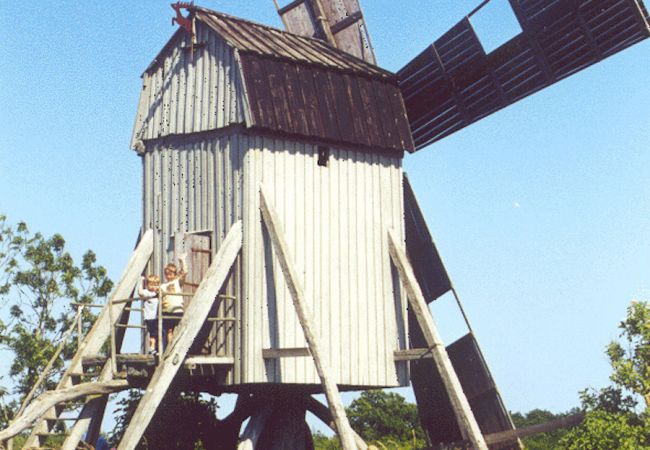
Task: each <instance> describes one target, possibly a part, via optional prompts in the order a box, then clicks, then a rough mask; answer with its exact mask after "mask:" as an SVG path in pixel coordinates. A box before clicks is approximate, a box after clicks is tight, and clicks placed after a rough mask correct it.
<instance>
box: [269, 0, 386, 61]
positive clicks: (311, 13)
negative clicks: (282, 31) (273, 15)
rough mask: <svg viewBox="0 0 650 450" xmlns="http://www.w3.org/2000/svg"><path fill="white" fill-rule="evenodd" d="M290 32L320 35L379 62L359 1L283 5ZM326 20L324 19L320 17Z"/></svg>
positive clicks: (300, 0) (314, 0)
mask: <svg viewBox="0 0 650 450" xmlns="http://www.w3.org/2000/svg"><path fill="white" fill-rule="evenodd" d="M276 7H277V9H278V14H279V15H280V17H281V18H282V22H283V23H284V26H285V28H286V29H287V31H289V32H291V33H294V34H298V35H300V36H307V37H317V38H321V39H323V40H326V41H330V37H331V38H333V42H330V43H332V44H333V45H335V46H336V47H337V48H339V49H340V50H343V51H344V52H347V53H350V54H351V55H354V56H356V57H357V58H360V59H363V60H364V61H366V62H369V63H371V64H377V61H376V59H375V54H374V52H373V51H372V45H371V44H370V35H369V34H368V29H367V28H366V22H365V20H364V18H363V13H362V12H361V7H360V6H359V0H296V1H292V2H290V3H289V4H287V5H285V6H283V7H280V6H279V4H278V3H277V1H276ZM320 17H322V18H324V19H325V21H324V23H323V21H320V20H319V18H320Z"/></svg>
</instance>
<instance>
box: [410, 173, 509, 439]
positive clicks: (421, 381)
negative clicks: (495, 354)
mask: <svg viewBox="0 0 650 450" xmlns="http://www.w3.org/2000/svg"><path fill="white" fill-rule="evenodd" d="M404 216H405V225H406V250H407V253H408V257H409V260H410V261H411V263H412V264H413V268H414V271H415V277H416V278H417V281H418V284H419V285H420V288H421V289H422V293H423V294H424V296H425V298H426V300H427V301H428V302H433V301H434V300H436V299H438V298H439V297H440V296H442V295H444V294H445V293H447V292H449V291H450V290H452V289H453V286H452V283H451V281H450V279H449V275H448V274H447V269H445V266H444V264H443V262H442V259H441V258H440V254H439V253H438V249H437V248H436V245H435V243H434V242H433V239H432V238H431V234H430V233H429V229H428V227H427V224H426V222H425V220H424V216H423V215H422V211H421V210H420V207H419V206H418V203H417V200H416V198H415V194H414V193H413V189H412V188H411V185H410V183H409V181H408V178H407V177H406V176H405V177H404ZM409 344H410V347H411V348H426V347H427V345H426V340H425V338H424V335H423V333H422V329H421V328H420V326H419V324H418V321H417V319H416V318H415V315H414V314H413V313H412V312H411V311H409ZM447 353H448V354H449V358H450V360H451V363H452V365H453V367H454V371H455V372H456V374H457V375H458V379H459V381H460V384H461V386H462V387H463V391H464V392H465V395H466V396H467V400H468V401H469V404H470V407H471V408H472V413H473V414H474V417H475V418H476V421H477V422H478V424H479V427H480V429H481V432H482V433H483V434H484V435H486V434H490V433H497V432H500V431H508V430H513V429H514V425H513V423H512V420H511V419H510V416H509V415H508V411H507V409H506V407H505V405H504V403H503V401H502V399H501V395H500V394H499V391H498V389H497V385H496V382H495V381H494V379H493V377H492V374H491V372H490V369H489V368H488V365H487V363H486V362H485V359H484V358H483V354H482V352H481V349H480V347H479V345H478V342H477V340H476V337H475V336H474V334H473V333H472V332H471V330H470V332H469V333H468V334H466V335H464V336H463V337H461V338H460V339H458V340H457V341H455V342H453V343H452V344H450V345H448V346H447ZM410 374H411V384H412V385H413V392H414V394H415V398H416V401H417V404H418V414H419V416H420V422H421V423H422V426H423V428H424V429H425V430H426V433H427V435H428V436H429V440H430V441H431V443H433V444H439V443H453V442H457V441H461V440H462V438H463V437H462V433H461V431H460V428H459V426H458V423H457V422H456V419H455V416H454V410H453V407H452V404H451V400H450V399H449V395H448V394H447V391H446V390H445V385H444V383H443V380H442V376H441V374H440V372H439V371H438V368H437V367H436V364H435V363H434V361H433V359H425V358H422V359H416V360H413V361H411V363H410ZM499 448H500V449H502V450H511V449H512V450H515V449H519V448H520V446H519V443H518V442H517V441H516V440H514V441H509V442H506V443H504V444H503V445H501V446H499Z"/></svg>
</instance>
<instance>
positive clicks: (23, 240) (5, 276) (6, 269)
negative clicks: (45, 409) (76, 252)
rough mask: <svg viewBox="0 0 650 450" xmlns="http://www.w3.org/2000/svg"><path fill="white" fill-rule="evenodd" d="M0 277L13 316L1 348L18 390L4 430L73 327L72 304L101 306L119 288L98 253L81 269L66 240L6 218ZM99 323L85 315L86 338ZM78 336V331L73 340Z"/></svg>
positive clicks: (68, 352) (66, 353)
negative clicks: (10, 222) (9, 357)
mask: <svg viewBox="0 0 650 450" xmlns="http://www.w3.org/2000/svg"><path fill="white" fill-rule="evenodd" d="M0 272H1V275H0V277H1V278H0V307H1V308H2V309H3V310H6V311H8V319H7V321H6V322H3V321H0V347H1V348H2V349H3V350H5V351H8V352H10V353H11V354H12V356H13V359H12V363H11V365H10V367H9V376H10V378H11V382H12V383H11V384H12V386H11V389H6V390H5V391H4V399H3V400H6V399H7V398H8V397H9V396H13V397H12V398H11V400H9V401H8V402H4V403H3V405H4V406H3V407H2V408H3V410H2V411H1V412H2V413H3V414H2V415H0V425H3V424H5V422H6V421H7V420H8V418H9V417H11V416H12V414H13V412H14V411H15V409H16V406H17V403H18V402H17V398H19V397H24V396H25V395H26V394H27V393H28V392H29V391H30V389H31V388H32V386H34V384H35V383H36V381H37V379H38V377H39V375H40V374H41V373H42V372H43V369H44V368H45V366H46V365H47V363H48V361H49V360H50V359H51V358H52V357H53V355H54V353H55V351H56V348H57V346H58V345H59V344H60V342H61V340H62V338H63V335H64V334H65V332H66V330H68V329H69V328H70V327H71V326H72V325H73V323H72V321H73V318H74V316H75V309H74V308H73V307H72V306H71V302H76V303H86V304H88V303H96V302H98V301H99V300H98V299H102V298H105V297H106V296H107V295H108V293H109V292H110V290H111V289H112V286H113V283H112V282H111V280H110V279H109V278H108V276H107V273H106V269H105V268H104V267H102V266H100V265H97V261H96V256H95V254H94V253H93V252H92V251H90V250H89V251H87V252H86V253H85V254H84V255H83V258H82V262H81V265H80V266H77V265H76V264H75V262H74V260H73V259H72V256H71V255H70V254H69V253H68V252H67V251H66V248H65V239H64V238H63V237H62V236H61V235H60V234H54V235H53V236H51V237H49V238H47V237H44V236H43V235H42V234H40V233H34V234H32V233H31V232H30V231H29V229H28V228H27V225H26V224H25V223H22V222H21V223H19V224H18V225H16V226H11V225H8V224H7V219H6V216H4V215H0ZM93 320H94V316H93V315H92V314H91V312H90V311H88V310H87V309H86V310H84V312H83V314H82V332H83V333H85V332H86V331H87V330H88V329H89V328H90V326H91V324H92V322H93ZM75 335H76V330H75V331H74V332H73V333H72V337H73V338H74V337H75ZM75 350H76V345H75V340H74V339H70V341H69V343H68V344H67V345H66V346H65V347H64V349H63V352H62V353H61V355H60V356H59V357H58V359H57V360H56V361H55V364H54V369H55V370H54V371H53V372H52V374H51V375H50V376H49V377H48V379H47V380H46V382H45V383H44V386H43V388H42V389H41V390H43V389H51V388H53V387H54V384H55V383H56V380H57V376H58V375H59V374H60V370H61V368H62V367H63V365H64V362H65V361H66V360H68V359H70V358H71V357H72V356H73V355H74V352H75ZM0 396H2V392H0Z"/></svg>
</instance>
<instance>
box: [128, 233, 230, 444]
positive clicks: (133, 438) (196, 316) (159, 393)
mask: <svg viewBox="0 0 650 450" xmlns="http://www.w3.org/2000/svg"><path fill="white" fill-rule="evenodd" d="M241 247H242V224H241V221H239V222H236V223H235V224H234V225H233V226H232V228H231V229H230V231H229V232H228V234H227V235H226V238H225V239H224V241H223V243H222V244H221V247H220V248H219V251H218V252H217V254H216V256H215V258H214V260H213V261H214V262H213V263H212V264H211V265H210V268H209V269H208V271H207V272H206V274H205V277H204V278H203V280H202V281H201V284H200V285H199V288H198V290H197V291H196V293H195V294H194V298H193V299H192V301H191V302H190V304H189V306H188V307H187V309H186V310H185V313H184V314H183V317H182V318H181V321H180V323H179V325H178V327H177V328H176V330H175V332H174V337H173V338H172V341H171V342H170V344H169V346H168V348H167V350H166V351H165V353H164V355H162V358H161V360H160V364H159V365H158V367H157V368H156V370H155V372H154V374H153V377H152V378H151V381H150V382H149V385H148V386H147V389H146V390H145V392H144V395H143V396H142V398H141V399H140V402H139V403H138V407H137V408H136V410H135V413H134V414H133V417H132V419H131V421H130V424H129V426H128V428H127V429H126V431H125V433H124V436H123V437H122V440H121V441H120V444H119V447H118V449H119V450H127V449H128V450H131V449H134V448H135V447H136V445H138V442H139V441H140V439H141V438H142V434H143V433H144V431H145V430H146V429H147V426H148V425H149V422H150V421H151V419H152V417H153V415H154V413H155V412H156V409H157V408H158V406H159V405H160V402H161V401H162V399H163V397H164V395H165V393H166V392H167V390H168V389H169V386H170V385H171V384H172V382H173V381H174V378H175V377H176V374H177V373H178V371H179V369H180V368H181V367H182V366H183V365H184V363H185V362H186V361H185V360H186V357H187V354H188V352H189V350H190V347H191V346H192V343H193V341H194V339H195V337H196V336H197V335H198V334H199V332H200V331H201V328H202V326H203V324H204V323H205V321H206V319H207V318H208V315H209V313H210V310H211V309H212V305H213V303H214V300H215V298H216V297H217V295H218V294H219V291H220V290H221V288H222V287H223V285H224V283H225V281H226V279H227V278H228V274H229V273H230V270H231V268H232V266H233V264H234V263H235V260H236V259H237V255H238V254H239V251H240V250H241ZM195 360H196V359H195ZM199 361H200V359H199Z"/></svg>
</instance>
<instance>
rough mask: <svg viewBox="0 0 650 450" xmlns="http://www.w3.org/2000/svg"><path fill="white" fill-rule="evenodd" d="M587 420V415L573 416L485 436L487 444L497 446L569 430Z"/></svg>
mask: <svg viewBox="0 0 650 450" xmlns="http://www.w3.org/2000/svg"><path fill="white" fill-rule="evenodd" d="M584 418H585V413H578V414H573V415H571V416H567V417H562V418H560V419H555V420H551V421H548V422H545V423H540V424H537V425H531V426H528V427H524V428H518V429H516V430H508V431H500V432H498V433H492V434H488V435H486V436H485V442H486V443H487V444H488V445H497V444H502V443H504V442H512V441H515V440H517V439H519V438H523V437H526V436H532V435H534V434H538V433H548V432H549V431H553V430H557V429H558V428H567V427H573V426H576V425H579V424H580V422H582V421H583V420H584Z"/></svg>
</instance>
